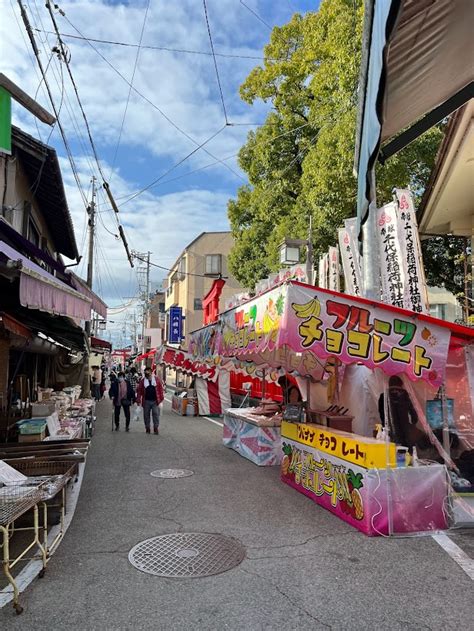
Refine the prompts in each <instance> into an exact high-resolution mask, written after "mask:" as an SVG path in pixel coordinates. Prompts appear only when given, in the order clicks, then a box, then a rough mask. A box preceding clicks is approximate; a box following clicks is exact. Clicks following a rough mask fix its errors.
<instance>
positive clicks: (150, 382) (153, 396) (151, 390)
mask: <svg viewBox="0 0 474 631" xmlns="http://www.w3.org/2000/svg"><path fill="white" fill-rule="evenodd" d="M164 398H165V395H164V392H163V385H162V383H161V380H160V378H159V377H158V378H157V377H155V375H154V374H153V373H152V372H151V369H150V368H145V377H144V378H143V379H141V380H140V382H139V384H138V389H137V400H138V405H141V406H143V420H144V422H145V431H146V433H147V434H149V433H150V415H151V416H152V417H153V431H154V432H155V434H158V432H159V429H158V428H159V425H160V408H159V405H160V403H161V402H162V401H163V399H164Z"/></svg>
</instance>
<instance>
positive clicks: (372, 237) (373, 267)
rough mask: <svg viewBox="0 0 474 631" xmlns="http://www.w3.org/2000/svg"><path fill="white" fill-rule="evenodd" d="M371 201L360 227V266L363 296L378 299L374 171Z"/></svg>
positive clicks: (378, 277) (371, 183) (371, 181)
mask: <svg viewBox="0 0 474 631" xmlns="http://www.w3.org/2000/svg"><path fill="white" fill-rule="evenodd" d="M370 190H371V195H370V198H371V200H372V201H371V203H370V205H369V214H368V217H367V221H366V222H365V224H364V225H363V227H362V245H363V254H362V266H363V286H364V297H365V298H369V299H370V300H380V274H379V267H380V266H379V256H378V250H377V223H376V222H377V202H376V196H375V173H374V171H373V170H372V171H371V173H370Z"/></svg>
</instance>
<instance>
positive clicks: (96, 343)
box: [91, 336, 112, 351]
mask: <svg viewBox="0 0 474 631" xmlns="http://www.w3.org/2000/svg"><path fill="white" fill-rule="evenodd" d="M91 346H92V348H102V349H105V350H109V351H111V350H112V344H111V343H110V342H107V341H106V340H100V339H99V338H98V337H94V336H92V337H91Z"/></svg>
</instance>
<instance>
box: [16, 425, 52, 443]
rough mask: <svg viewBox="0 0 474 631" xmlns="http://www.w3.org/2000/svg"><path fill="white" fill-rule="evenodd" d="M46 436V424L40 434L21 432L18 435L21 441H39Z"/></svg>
mask: <svg viewBox="0 0 474 631" xmlns="http://www.w3.org/2000/svg"><path fill="white" fill-rule="evenodd" d="M45 438H46V426H45V427H44V429H43V431H42V432H41V433H40V434H20V435H19V436H18V442H19V443H37V442H40V441H42V440H44V439H45Z"/></svg>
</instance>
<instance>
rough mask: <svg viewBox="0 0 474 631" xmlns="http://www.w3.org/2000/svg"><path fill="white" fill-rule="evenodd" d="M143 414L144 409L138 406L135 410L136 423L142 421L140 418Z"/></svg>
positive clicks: (134, 418)
mask: <svg viewBox="0 0 474 631" xmlns="http://www.w3.org/2000/svg"><path fill="white" fill-rule="evenodd" d="M142 412H143V408H142V406H141V405H136V406H135V407H134V408H133V420H134V421H139V420H140V416H141V415H142Z"/></svg>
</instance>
